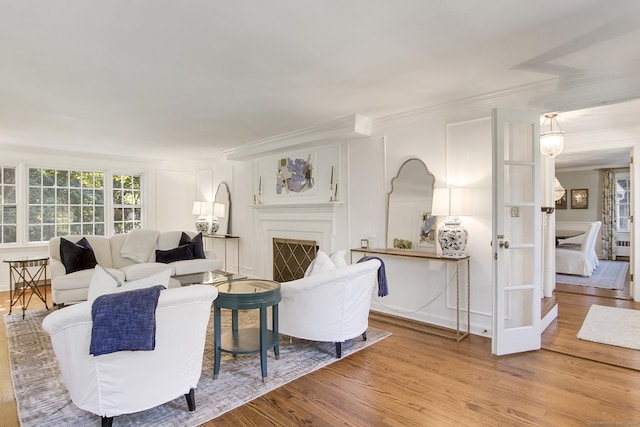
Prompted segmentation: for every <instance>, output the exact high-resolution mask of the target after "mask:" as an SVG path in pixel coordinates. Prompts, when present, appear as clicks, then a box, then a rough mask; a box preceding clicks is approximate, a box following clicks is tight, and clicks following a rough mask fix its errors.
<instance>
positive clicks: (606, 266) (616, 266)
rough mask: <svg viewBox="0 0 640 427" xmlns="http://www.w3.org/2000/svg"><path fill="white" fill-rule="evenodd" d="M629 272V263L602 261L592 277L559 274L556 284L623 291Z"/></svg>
mask: <svg viewBox="0 0 640 427" xmlns="http://www.w3.org/2000/svg"><path fill="white" fill-rule="evenodd" d="M628 270H629V263H628V262H625V261H606V260H600V265H599V266H598V268H596V269H595V270H594V272H593V274H591V277H582V276H574V275H572V274H559V273H558V274H556V283H564V284H565V285H580V286H590V287H594V288H603V289H618V290H622V289H624V284H625V282H626V280H627V271H628Z"/></svg>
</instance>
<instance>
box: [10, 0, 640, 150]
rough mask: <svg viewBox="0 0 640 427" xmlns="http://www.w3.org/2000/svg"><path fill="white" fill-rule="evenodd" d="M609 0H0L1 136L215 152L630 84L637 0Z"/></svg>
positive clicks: (638, 41)
mask: <svg viewBox="0 0 640 427" xmlns="http://www.w3.org/2000/svg"><path fill="white" fill-rule="evenodd" d="M611 4H612V3H611V2H610V1H609V0H563V1H557V0H539V1H536V2H532V1H529V0H484V1H482V2H479V1H477V0H455V1H424V0H403V1H401V2H399V1H394V0H350V1H344V0H323V1H315V2H314V1H301V0H270V1H259V0H235V1H222V0H183V1H179V2H178V1H169V0H109V1H105V2H97V1H86V0H62V1H56V2H50V1H45V0H21V1H14V0H0V58H2V66H0V145H2V146H4V147H11V146H21V147H35V148H47V149H63V150H79V151H88V152H94V153H105V154H122V153H127V154H128V155H133V156H145V157H150V156H151V157H158V158H171V157H174V156H180V157H188V156H190V155H192V156H193V157H196V156H197V157H198V158H207V157H214V156H219V155H221V153H222V152H223V151H224V150H227V149H231V148H235V147H238V146H241V145H243V144H246V143H250V142H255V141H258V140H262V139H265V138H268V137H272V136H274V135H279V134H283V133H287V132H291V131H295V130H299V129H304V128H307V127H310V126H314V125H317V124H319V123H324V122H327V121H330V120H334V119H337V118H341V117H345V116H348V115H352V114H361V115H364V116H367V117H369V118H372V119H374V120H375V119H377V118H381V117H386V116H390V115H394V114H398V113H401V112H405V111H410V110H413V109H417V108H422V107H428V106H432V105H439V104H443V103H446V102H450V101H451V100H461V99H466V98H471V97H481V96H485V95H487V94H492V93H496V92H497V91H503V90H505V89H508V88H517V87H526V85H530V84H532V83H535V82H541V81H546V80H549V79H557V81H558V83H559V85H565V86H566V87H569V86H570V85H571V81H572V80H571V79H572V78H573V77H574V76H581V78H605V79H607V81H611V82H614V83H615V84H618V85H621V88H620V89H622V91H623V92H624V89H625V88H626V86H625V85H626V84H628V81H629V79H634V78H637V77H638V70H639V69H640V49H638V45H640V3H638V2H637V1H636V0H619V1H616V2H615V7H612V6H611ZM634 89H636V88H634ZM618 98H619V96H618ZM602 101H603V102H605V101H607V99H603V100H602ZM538 104H539V103H538ZM634 107H635V108H637V104H636V105H634ZM540 112H543V111H540ZM602 114H605V113H602ZM629 114H635V117H638V110H637V109H636V110H635V111H634V112H632V113H629ZM625 116H626V115H625ZM581 117H582V116H581ZM616 117H617V118H620V116H616ZM561 120H562V126H563V128H565V131H566V132H567V133H569V130H570V129H572V130H574V131H575V132H576V133H581V132H582V131H583V129H582V128H579V127H578V126H591V125H593V123H594V121H593V120H582V124H581V125H579V124H578V123H579V120H578V118H576V124H575V126H574V125H572V124H570V119H569V116H568V115H567V116H566V117H562V116H561ZM613 120H614V119H611V120H609V119H606V120H603V123H608V125H614V122H613ZM568 145H570V144H569V141H568ZM568 151H570V150H568ZM567 155H568V154H567ZM560 161H561V160H559V162H560Z"/></svg>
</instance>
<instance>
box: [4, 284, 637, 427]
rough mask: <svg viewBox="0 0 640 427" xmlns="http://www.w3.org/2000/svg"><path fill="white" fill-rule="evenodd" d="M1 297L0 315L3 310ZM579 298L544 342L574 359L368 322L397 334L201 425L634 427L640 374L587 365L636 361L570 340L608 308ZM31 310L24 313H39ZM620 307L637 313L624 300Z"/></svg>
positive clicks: (564, 299) (565, 298)
mask: <svg viewBox="0 0 640 427" xmlns="http://www.w3.org/2000/svg"><path fill="white" fill-rule="evenodd" d="M4 294H5V293H0V313H6V312H7V311H8V310H7V304H6V300H7V299H8V295H4ZM6 294H8V293H6ZM581 298H582V297H581V296H580V295H575V294H568V295H560V294H558V301H559V310H560V318H559V319H558V320H557V321H555V322H553V323H552V325H551V326H550V327H549V330H548V331H547V332H549V331H553V334H555V335H556V336H554V337H550V336H547V333H545V336H544V339H545V341H547V340H550V341H557V343H556V345H557V346H559V347H567V348H570V349H572V351H573V350H575V351H576V352H579V350H580V349H575V347H579V344H584V347H583V350H582V351H583V352H586V353H585V354H582V355H581V356H580V357H573V356H570V355H566V354H562V353H561V352H558V351H557V350H554V351H547V350H541V351H537V352H528V353H523V354H517V355H511V356H503V357H496V356H493V355H492V354H491V341H490V340H489V339H487V338H483V337H479V336H470V337H469V338H468V339H465V340H463V341H462V342H460V343H456V342H455V341H452V340H447V339H445V338H441V337H437V336H434V335H428V334H424V333H421V332H417V331H414V330H410V329H407V328H403V327H401V326H397V325H391V324H387V323H384V322H381V321H379V320H376V321H371V326H374V327H377V328H379V329H384V330H388V331H390V332H392V333H393V335H391V336H390V337H389V338H387V339H385V340H383V341H381V342H379V343H376V344H375V345H373V346H371V347H368V348H366V349H364V350H361V351H359V352H358V353H355V354H353V355H351V356H348V357H345V358H343V359H342V360H340V361H337V362H335V363H333V364H331V365H329V366H327V367H325V368H323V369H321V370H319V371H316V372H313V373H311V374H309V375H306V376H304V377H302V378H299V379H298V380H295V381H292V382H290V383H289V384H286V385H284V386H282V387H279V388H278V389H276V390H274V391H272V392H270V393H268V394H266V395H264V396H262V397H260V398H258V399H255V400H253V401H252V402H249V403H247V404H246V405H243V406H241V407H239V408H236V409H234V410H232V411H230V412H228V413H226V414H223V415H222V416H220V417H218V418H216V419H215V420H212V421H210V422H208V423H206V424H204V425H205V426H238V425H243V426H300V425H308V426H335V425H349V426H363V427H364V426H367V427H368V426H469V427H471V426H473V427H475V426H586V425H598V424H600V425H605V424H606V425H640V408H638V406H639V405H638V396H640V372H638V371H636V370H633V369H629V368H624V367H619V366H613V365H611V364H608V363H600V362H597V361H593V360H588V357H589V356H590V355H593V356H594V357H596V358H598V357H599V355H602V357H609V358H612V357H615V358H617V359H620V360H623V361H625V363H626V364H629V365H631V366H633V364H634V363H636V362H635V361H637V360H638V359H637V357H640V356H635V354H634V356H635V357H631V356H629V355H628V354H627V353H626V352H620V353H617V355H615V356H611V354H608V355H607V356H604V355H605V354H607V351H605V350H610V349H605V350H602V349H598V348H591V346H589V345H588V344H594V343H588V344H587V342H582V341H581V340H577V338H575V336H574V340H575V341H578V344H576V343H571V341H570V339H571V336H572V335H575V332H576V331H577V329H576V328H579V326H578V324H580V325H581V324H582V320H583V319H584V315H585V314H586V310H588V306H589V305H590V304H592V303H600V304H603V305H605V303H603V302H602V297H597V296H588V297H587V298H585V299H583V300H581ZM593 298H595V299H593ZM608 299H611V298H608ZM32 304H33V306H30V309H38V308H41V307H39V305H38V304H37V303H35V304H34V303H33V302H32ZM613 304H618V303H613ZM620 304H621V305H622V306H625V305H627V306H629V308H638V307H637V305H636V303H631V302H629V301H627V302H621V303H620ZM2 329H3V330H2V332H0V347H1V348H2V350H0V366H1V370H0V371H1V373H0V420H1V421H0V426H6V427H14V426H18V425H19V423H18V419H17V415H16V405H15V400H14V398H13V391H12V385H11V380H10V376H9V367H8V361H7V340H6V334H5V331H4V329H5V328H4V327H3V328H2ZM594 345H596V346H600V347H612V346H605V345H602V344H594ZM616 349H617V348H616ZM623 350H624V349H623ZM635 353H640V352H637V351H635ZM7 390H9V391H10V392H7ZM219 398H224V396H220V397H219ZM196 399H197V394H196ZM115 423H117V419H116V421H115Z"/></svg>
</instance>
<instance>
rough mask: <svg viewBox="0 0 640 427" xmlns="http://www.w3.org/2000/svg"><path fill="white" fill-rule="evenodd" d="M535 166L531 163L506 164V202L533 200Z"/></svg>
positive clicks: (529, 201)
mask: <svg viewBox="0 0 640 427" xmlns="http://www.w3.org/2000/svg"><path fill="white" fill-rule="evenodd" d="M532 183H533V167H532V166H530V165H504V202H505V203H506V204H513V203H531V202H533V185H532Z"/></svg>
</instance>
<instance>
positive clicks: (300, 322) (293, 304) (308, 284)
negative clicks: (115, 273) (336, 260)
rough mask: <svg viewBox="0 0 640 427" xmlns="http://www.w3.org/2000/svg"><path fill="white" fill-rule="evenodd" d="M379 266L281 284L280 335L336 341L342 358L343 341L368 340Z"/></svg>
mask: <svg viewBox="0 0 640 427" xmlns="http://www.w3.org/2000/svg"><path fill="white" fill-rule="evenodd" d="M380 265H381V264H380V261H379V260H377V259H371V260H368V261H364V262H361V263H357V264H351V265H349V266H347V267H344V268H338V269H335V270H332V271H326V272H322V273H319V274H314V275H311V276H309V277H304V278H302V279H298V280H292V281H291V282H285V283H281V295H282V300H281V301H280V303H279V304H278V315H279V332H280V333H281V334H284V335H288V336H291V337H296V338H302V339H305V340H310V341H324V342H334V343H335V345H336V357H338V358H339V357H341V355H342V350H341V349H342V344H341V343H342V342H344V341H346V340H349V339H352V338H355V337H357V336H359V335H362V337H363V338H364V339H366V331H367V327H368V326H369V309H370V308H371V300H372V297H373V295H374V290H376V289H377V288H376V284H377V283H378V269H379V267H380Z"/></svg>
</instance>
